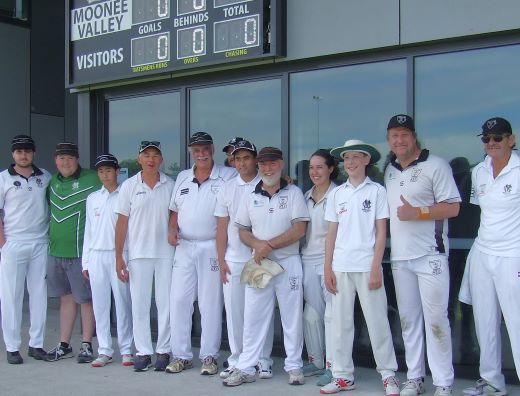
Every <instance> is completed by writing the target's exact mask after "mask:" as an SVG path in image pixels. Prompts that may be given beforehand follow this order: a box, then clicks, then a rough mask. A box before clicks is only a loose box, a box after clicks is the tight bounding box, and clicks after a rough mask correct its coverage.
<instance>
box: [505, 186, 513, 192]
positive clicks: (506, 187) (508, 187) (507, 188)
mask: <svg viewBox="0 0 520 396" xmlns="http://www.w3.org/2000/svg"><path fill="white" fill-rule="evenodd" d="M511 191H513V186H511V184H506V185H505V186H504V194H511Z"/></svg>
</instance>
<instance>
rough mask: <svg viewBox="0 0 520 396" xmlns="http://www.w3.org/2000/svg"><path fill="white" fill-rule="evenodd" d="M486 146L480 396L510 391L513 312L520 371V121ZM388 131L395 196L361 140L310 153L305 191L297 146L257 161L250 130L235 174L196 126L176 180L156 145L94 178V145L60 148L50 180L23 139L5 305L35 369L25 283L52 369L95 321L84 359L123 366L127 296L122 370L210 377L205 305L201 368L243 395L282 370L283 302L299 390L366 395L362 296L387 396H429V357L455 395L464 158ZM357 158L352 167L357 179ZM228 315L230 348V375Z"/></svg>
mask: <svg viewBox="0 0 520 396" xmlns="http://www.w3.org/2000/svg"><path fill="white" fill-rule="evenodd" d="M478 136H480V139H481V140H482V143H483V149H484V151H485V158H484V160H483V161H482V162H481V163H479V164H478V165H476V166H475V167H474V168H473V171H472V192H471V203H473V204H476V205H479V206H480V208H481V219H480V228H479V232H478V236H477V238H476V239H475V241H474V244H473V246H472V248H471V251H470V253H469V255H468V259H467V263H466V267H465V272H464V277H463V280H462V284H461V288H460V294H459V299H460V300H461V301H463V302H465V303H468V304H472V305H473V312H474V319H475V329H476V335H477V339H478V342H479V346H480V366H479V369H480V376H481V378H480V379H479V380H478V381H477V382H476V384H475V385H474V386H473V387H470V388H467V389H465V390H464V391H463V393H464V395H466V396H476V395H506V394H507V393H506V386H505V380H504V376H503V374H502V372H501V343H500V340H501V334H500V328H501V321H502V315H503V318H504V320H505V324H506V327H507V330H508V335H509V339H510V344H511V349H512V352H513V359H514V363H515V367H516V370H517V374H518V371H519V369H520V331H519V330H518V329H520V313H519V312H518V305H519V303H520V158H519V156H518V155H517V154H516V152H515V151H514V147H515V135H514V134H513V131H512V128H511V125H510V123H509V122H508V121H507V120H506V119H504V118H500V117H493V118H490V119H488V120H487V121H485V122H484V124H483V125H482V128H481V131H480V133H479V135H478ZM386 139H387V142H388V146H389V150H390V154H389V155H388V157H387V161H386V164H385V170H384V184H385V186H384V187H383V186H382V185H381V184H379V183H377V182H375V181H374V180H372V179H371V178H370V177H368V176H367V172H368V171H369V170H370V168H371V167H373V166H374V165H375V164H376V163H377V162H378V161H379V160H380V159H381V154H380V152H379V151H378V150H377V149H376V148H375V147H374V146H372V145H370V144H367V143H365V142H363V141H361V140H357V139H350V140H347V141H346V142H345V143H344V145H343V146H340V147H336V148H334V149H332V150H317V151H316V152H315V153H313V154H312V155H311V157H310V159H309V177H310V179H311V181H312V183H313V186H312V188H311V189H310V190H309V191H307V192H305V194H304V193H303V192H302V191H301V190H300V189H299V188H298V187H297V186H296V185H294V184H293V183H292V180H291V179H290V178H288V177H287V176H284V175H283V174H282V172H283V170H284V166H285V165H284V153H283V152H282V151H281V150H280V149H279V148H276V147H264V148H262V149H261V150H257V148H256V146H255V145H254V144H253V142H252V141H250V140H246V139H243V138H240V137H235V138H233V139H231V140H230V141H229V143H228V145H226V146H225V147H224V148H223V151H224V152H225V153H226V155H227V160H226V166H223V165H218V164H216V163H215V162H214V160H213V157H214V151H215V148H214V145H213V139H212V137H211V135H209V134H208V133H206V132H196V133H194V134H193V135H192V136H191V137H190V138H189V143H188V146H189V150H190V154H191V158H192V159H193V162H194V165H193V166H192V167H191V168H190V169H187V170H184V171H182V172H181V173H180V174H179V175H178V176H177V179H176V181H175V182H174V181H173V180H172V179H171V178H170V177H169V176H168V175H166V174H165V173H163V172H162V171H161V165H162V162H163V154H162V151H161V144H160V142H158V141H142V142H141V143H140V145H139V148H138V152H137V161H138V163H139V165H140V167H141V170H140V171H139V172H138V173H137V174H136V175H135V176H132V177H130V178H128V179H127V180H125V181H124V182H123V183H122V184H118V175H119V172H120V167H119V163H118V160H117V158H116V157H114V156H113V155H111V154H108V153H105V154H101V155H99V156H98V157H97V158H96V161H95V169H96V171H93V170H89V169H85V168H82V167H81V166H80V165H79V151H78V147H77V145H76V144H74V143H69V142H64V143H59V144H58V145H57V146H56V150H55V153H54V158H55V163H56V168H57V172H56V173H55V174H54V175H52V176H51V174H49V172H47V171H46V170H44V169H40V168H38V167H37V166H36V165H35V162H34V159H35V152H36V144H35V142H34V141H33V139H32V138H31V137H30V136H27V135H17V136H15V137H14V138H13V139H12V141H11V151H12V157H13V160H14V163H13V164H12V165H11V166H9V168H8V169H7V170H4V171H3V172H1V173H0V210H1V212H2V213H1V216H0V248H1V251H0V303H1V320H2V332H3V338H4V341H5V345H6V351H7V362H8V363H10V364H21V363H23V357H22V355H21V354H20V346H21V323H22V306H23V299H24V293H25V285H27V291H28V294H29V318H30V328H29V348H28V351H27V355H28V356H30V357H32V358H34V359H37V360H44V361H47V362H54V361H57V360H60V359H65V358H70V357H72V356H73V348H72V346H71V344H70V342H71V335H72V331H73V328H74V324H75V320H76V316H77V314H78V310H79V311H80V318H81V329H82V331H81V336H82V342H81V346H80V349H79V351H78V353H77V360H78V362H79V363H89V364H90V365H91V366H92V367H104V366H106V365H107V364H109V363H112V362H113V357H112V356H113V354H114V349H113V346H112V337H111V332H110V328H111V320H110V312H111V305H112V296H113V300H114V302H115V312H116V319H117V320H116V323H117V342H118V348H119V353H120V356H121V364H122V365H123V366H131V367H133V369H134V370H135V371H136V372H142V371H146V370H148V369H149V368H151V367H153V368H154V369H155V371H163V372H166V373H181V372H182V371H184V370H187V369H190V368H192V367H193V366H194V356H193V352H192V345H191V335H192V316H193V312H194V303H195V301H197V304H198V309H199V311H200V317H201V336H200V351H199V358H200V361H201V365H200V370H201V374H202V375H215V374H219V377H220V378H221V379H222V381H223V384H224V385H225V386H230V387H232V386H238V385H241V384H244V383H250V382H254V381H256V380H257V379H268V378H271V377H272V376H273V372H272V364H273V361H272V360H271V351H272V345H273V332H274V331H273V327H274V324H273V322H274V312H275V306H276V304H277V305H278V308H279V312H280V317H281V323H282V328H283V341H284V348H285V352H286V358H285V361H284V370H285V371H286V372H287V374H288V382H289V384H291V385H301V384H304V382H305V378H306V377H311V376H319V378H318V385H320V393H322V394H332V393H337V392H339V391H350V390H354V389H355V388H356V382H355V378H354V364H353V360H352V350H353V342H354V302H355V298H356V295H357V296H358V298H359V302H360V304H361V308H362V312H363V315H364V318H365V321H366V325H367V328H368V333H369V337H370V341H371V345H372V350H373V353H374V358H375V362H376V370H377V372H378V373H379V374H380V375H381V379H382V388H381V394H383V393H384V394H386V395H392V396H397V395H402V396H414V395H419V394H422V393H424V392H426V386H425V382H424V377H425V374H426V372H425V354H426V356H427V359H428V365H429V368H430V370H431V374H432V378H433V388H434V389H435V396H444V395H451V394H452V392H453V388H452V386H453V381H454V372H453V364H452V345H451V329H450V323H449V320H448V313H447V311H448V299H449V290H450V289H449V283H450V279H449V268H448V252H449V246H448V237H447V235H448V219H449V218H453V217H455V216H457V215H458V213H459V206H460V202H461V198H460V193H459V190H458V188H457V185H456V184H455V181H454V178H453V175H452V171H451V168H450V166H449V165H448V163H447V162H446V161H445V160H444V159H442V158H440V157H438V156H435V155H433V154H430V153H429V151H428V150H427V149H424V148H421V145H420V143H419V140H418V135H417V132H416V130H415V125H414V120H413V119H412V117H410V116H408V115H406V114H398V115H395V116H393V117H391V119H390V120H389V122H388V127H387V131H386ZM338 162H342V163H343V166H344V170H345V173H346V175H347V176H348V179H347V181H346V182H344V183H343V184H340V185H338V184H337V183H336V178H337V176H338V173H339V171H338V167H337V163H338ZM388 221H389V225H390V227H389V229H390V234H391V235H387V222H388ZM387 237H389V238H390V247H391V256H390V259H391V269H392V275H393V281H394V285H395V294H396V298H397V304H398V309H399V315H400V321H401V328H402V337H403V340H404V346H405V358H406V365H407V380H406V381H405V382H404V383H403V384H401V386H400V385H399V384H398V381H397V379H396V376H395V372H396V371H397V369H398V367H397V361H396V357H395V351H394V345H393V342H392V334H391V331H390V325H389V322H388V315H387V297H386V291H385V286H384V280H383V271H382V260H383V254H384V250H385V245H386V241H387ZM152 295H153V296H152ZM48 297H56V298H59V301H60V315H59V318H60V323H59V329H60V341H59V343H58V345H56V347H54V348H52V349H51V350H49V351H46V350H44V349H43V347H44V333H45V325H46V313H47V298H48ZM152 297H153V298H152ZM152 300H154V301H155V305H156V307H157V342H156V343H155V348H154V344H153V343H152V335H151V328H150V309H151V302H152ZM223 307H225V312H226V325H227V326H226V327H227V333H228V334H227V335H228V340H229V346H230V355H229V357H228V358H227V360H226V362H225V364H224V367H223V368H221V371H220V373H219V367H218V362H217V361H218V358H219V350H220V344H221V331H222V310H223ZM515 329H516V330H515ZM94 334H95V335H96V337H97V341H98V350H97V354H96V355H95V354H94V351H93V348H92V338H93V336H94ZM304 342H305V346H306V350H307V354H308V362H307V363H306V364H304V363H303V360H302V353H303V345H304ZM425 349H426V351H425ZM134 353H135V357H134ZM154 355H155V359H154V361H152V357H153V356H154ZM266 386H268V384H266Z"/></svg>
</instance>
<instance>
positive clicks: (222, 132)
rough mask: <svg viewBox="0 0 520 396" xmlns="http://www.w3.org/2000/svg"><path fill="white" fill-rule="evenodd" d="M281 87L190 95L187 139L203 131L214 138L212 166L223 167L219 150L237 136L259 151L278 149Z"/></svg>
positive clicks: (247, 86)
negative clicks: (269, 147)
mask: <svg viewBox="0 0 520 396" xmlns="http://www.w3.org/2000/svg"><path fill="white" fill-rule="evenodd" d="M280 92H281V83H280V80H278V79H274V80H263V81H255V82H247V83H241V84H231V85H226V86H218V87H211V88H201V89H193V90H191V91H190V105H191V111H190V135H191V133H193V132H197V131H205V132H208V133H209V134H210V135H211V136H212V137H213V142H214V144H215V162H217V163H219V164H223V163H224V161H225V159H226V156H225V154H224V153H223V152H222V148H223V147H224V146H225V145H226V144H227V142H228V141H229V140H230V139H231V138H233V137H235V136H240V137H243V138H244V139H248V140H251V142H252V143H254V144H255V145H256V146H257V148H258V150H260V149H261V148H262V147H264V146H276V147H280V145H281V136H282V133H281V119H282V113H281V96H280V95H281V94H280Z"/></svg>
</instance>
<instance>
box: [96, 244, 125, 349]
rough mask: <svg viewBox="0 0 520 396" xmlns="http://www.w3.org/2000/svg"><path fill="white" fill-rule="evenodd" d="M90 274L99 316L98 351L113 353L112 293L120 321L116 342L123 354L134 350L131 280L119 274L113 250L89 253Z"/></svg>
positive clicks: (118, 322) (97, 324) (97, 318)
mask: <svg viewBox="0 0 520 396" xmlns="http://www.w3.org/2000/svg"><path fill="white" fill-rule="evenodd" d="M88 273H89V276H90V288H91V290H92V307H93V309H94V316H95V318H96V336H97V340H98V354H100V355H106V356H112V354H113V353H114V349H112V336H111V334H110V307H111V304H112V298H111V294H112V293H113V294H114V302H115V305H116V320H117V343H118V346H119V352H120V353H121V355H127V354H131V353H132V340H133V336H132V300H131V298H130V287H129V285H128V283H124V282H121V281H120V280H119V279H118V278H117V273H116V255H115V252H114V250H93V251H91V252H90V255H89V262H88Z"/></svg>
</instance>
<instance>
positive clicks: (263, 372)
mask: <svg viewBox="0 0 520 396" xmlns="http://www.w3.org/2000/svg"><path fill="white" fill-rule="evenodd" d="M256 371H257V373H258V378H260V379H269V378H273V366H271V363H270V362H269V361H268V360H266V359H260V360H259V361H258V365H257V366H256Z"/></svg>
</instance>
